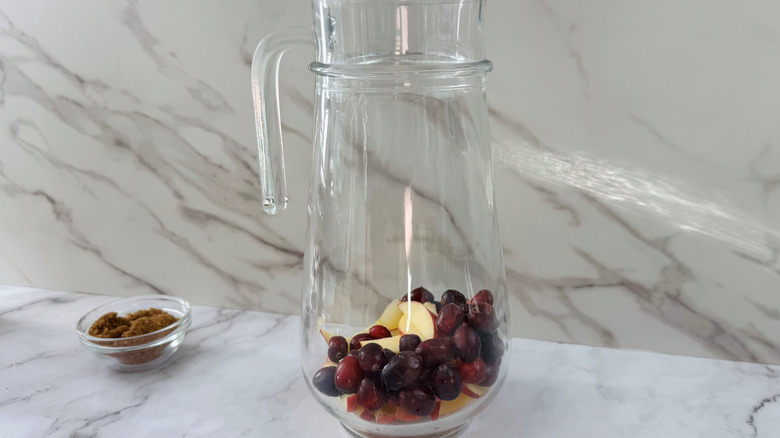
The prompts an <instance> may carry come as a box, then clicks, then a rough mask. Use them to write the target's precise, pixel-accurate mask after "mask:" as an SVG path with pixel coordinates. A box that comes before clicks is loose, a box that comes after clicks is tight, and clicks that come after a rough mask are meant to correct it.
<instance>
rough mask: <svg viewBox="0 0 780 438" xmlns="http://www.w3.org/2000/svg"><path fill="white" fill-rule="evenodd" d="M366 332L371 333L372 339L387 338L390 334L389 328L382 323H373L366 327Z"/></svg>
mask: <svg viewBox="0 0 780 438" xmlns="http://www.w3.org/2000/svg"><path fill="white" fill-rule="evenodd" d="M368 334H369V335H371V337H372V338H374V339H382V338H389V337H390V336H392V335H391V334H390V330H388V329H387V327H385V326H383V325H375V326H373V327H371V328H370V329H368Z"/></svg>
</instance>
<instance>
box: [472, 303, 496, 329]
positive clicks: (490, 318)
mask: <svg viewBox="0 0 780 438" xmlns="http://www.w3.org/2000/svg"><path fill="white" fill-rule="evenodd" d="M467 319H468V323H469V325H470V326H471V327H472V328H474V330H478V331H481V332H491V331H493V330H494V329H495V328H496V327H498V320H497V319H496V312H495V311H494V310H493V306H491V305H490V304H488V303H483V302H477V303H474V304H472V305H471V307H470V308H469V314H468V316H467Z"/></svg>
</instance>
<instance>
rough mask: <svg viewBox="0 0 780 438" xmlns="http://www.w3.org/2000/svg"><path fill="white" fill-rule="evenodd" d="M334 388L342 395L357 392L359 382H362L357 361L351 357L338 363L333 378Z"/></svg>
mask: <svg viewBox="0 0 780 438" xmlns="http://www.w3.org/2000/svg"><path fill="white" fill-rule="evenodd" d="M333 381H334V382H335V383H336V388H337V389H338V390H339V391H340V392H341V393H342V394H352V393H355V392H357V390H358V387H359V386H360V382H362V381H363V370H362V369H360V364H358V360H357V359H355V358H354V357H352V356H347V357H345V358H344V359H342V361H341V362H339V366H338V367H336V373H335V374H334V376H333Z"/></svg>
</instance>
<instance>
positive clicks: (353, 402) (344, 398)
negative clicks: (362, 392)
mask: <svg viewBox="0 0 780 438" xmlns="http://www.w3.org/2000/svg"><path fill="white" fill-rule="evenodd" d="M339 401H340V402H341V404H342V405H344V409H346V410H347V412H357V410H358V406H359V405H358V396H357V394H349V395H347V394H341V395H340V396H339Z"/></svg>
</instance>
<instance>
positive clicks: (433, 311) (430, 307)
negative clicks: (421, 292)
mask: <svg viewBox="0 0 780 438" xmlns="http://www.w3.org/2000/svg"><path fill="white" fill-rule="evenodd" d="M423 306H425V308H426V309H428V311H430V312H431V314H432V315H433V316H436V317H438V316H439V312H438V311H437V310H436V304H435V303H430V302H429V303H423Z"/></svg>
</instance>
